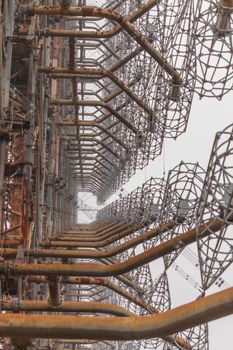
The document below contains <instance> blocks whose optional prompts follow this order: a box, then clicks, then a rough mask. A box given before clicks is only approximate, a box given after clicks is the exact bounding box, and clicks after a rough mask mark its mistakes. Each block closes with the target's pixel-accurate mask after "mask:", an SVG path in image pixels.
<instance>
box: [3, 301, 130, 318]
mask: <svg viewBox="0 0 233 350" xmlns="http://www.w3.org/2000/svg"><path fill="white" fill-rule="evenodd" d="M1 307H2V310H5V311H14V312H20V311H26V312H83V313H103V314H109V315H115V316H134V314H133V313H132V312H130V311H129V310H127V309H124V308H123V307H120V306H118V305H112V304H106V303H100V302H75V301H66V302H64V303H63V304H62V305H51V304H50V303H49V302H46V301H40V300H36V301H32V300H22V301H18V302H17V305H15V304H14V303H12V302H10V301H2V303H1Z"/></svg>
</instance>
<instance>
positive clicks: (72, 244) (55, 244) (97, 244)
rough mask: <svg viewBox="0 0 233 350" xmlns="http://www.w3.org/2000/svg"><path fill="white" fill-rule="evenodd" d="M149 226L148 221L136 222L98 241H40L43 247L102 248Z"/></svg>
mask: <svg viewBox="0 0 233 350" xmlns="http://www.w3.org/2000/svg"><path fill="white" fill-rule="evenodd" d="M146 226H147V222H143V223H136V224H135V225H133V226H132V227H129V228H127V229H126V230H123V231H121V232H119V233H117V234H115V235H111V234H109V235H108V236H107V237H105V238H104V239H103V240H100V241H97V242H86V241H84V242H81V241H78V242H73V241H70V242H69V241H58V240H53V239H51V240H50V241H42V242H40V246H41V247H66V248H68V247H72V248H75V247H76V248H77V247H80V248H81V247H88V248H102V247H104V246H107V245H109V244H112V243H114V242H116V241H117V240H119V239H121V238H124V237H126V236H128V235H129V234H131V233H133V232H136V231H137V230H140V229H141V228H143V227H146Z"/></svg>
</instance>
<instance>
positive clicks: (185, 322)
mask: <svg viewBox="0 0 233 350" xmlns="http://www.w3.org/2000/svg"><path fill="white" fill-rule="evenodd" d="M232 313H233V288H229V289H227V290H224V291H221V292H218V293H215V294H212V295H209V296H207V297H203V298H200V299H198V300H195V301H193V302H190V303H187V304H185V305H182V306H179V307H177V308H174V309H172V310H168V311H165V312H163V313H160V314H155V315H149V316H137V317H132V316H129V317H123V318H122V317H120V318H119V317H112V318H111V320H110V319H109V317H95V316H93V317H85V316H83V317H79V316H64V315H63V316H50V315H17V314H0V336H1V337H24V338H25V337H26V338H27V337H29V338H38V337H39V338H55V339H57V338H59V339H61V338H63V339H76V338H83V339H98V340H137V339H148V338H155V337H164V336H167V335H169V334H174V333H177V332H180V331H183V330H185V329H188V328H191V327H194V326H197V325H200V324H202V323H206V322H209V321H213V320H216V319H218V318H220V317H224V316H227V315H230V314H232Z"/></svg>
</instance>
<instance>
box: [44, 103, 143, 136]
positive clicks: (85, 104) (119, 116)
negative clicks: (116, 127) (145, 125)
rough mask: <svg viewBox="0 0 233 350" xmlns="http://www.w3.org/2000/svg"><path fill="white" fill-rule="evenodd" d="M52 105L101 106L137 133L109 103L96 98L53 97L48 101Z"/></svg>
mask: <svg viewBox="0 0 233 350" xmlns="http://www.w3.org/2000/svg"><path fill="white" fill-rule="evenodd" d="M50 104H51V105H52V106H75V105H76V104H77V105H78V106H84V107H102V108H105V109H106V110H108V111H109V113H110V114H111V115H113V116H114V117H116V118H117V119H118V120H119V121H120V122H121V123H122V124H124V125H125V126H126V127H127V128H128V129H130V130H131V131H132V132H133V133H134V134H137V129H136V128H135V127H134V126H133V125H132V124H131V123H130V122H129V121H128V120H127V119H125V118H124V117H123V116H122V115H121V114H120V113H118V112H117V111H116V110H115V109H114V108H113V107H112V106H110V105H109V104H107V103H105V102H103V101H98V100H80V101H78V102H75V101H73V100H65V99H54V100H51V101H50Z"/></svg>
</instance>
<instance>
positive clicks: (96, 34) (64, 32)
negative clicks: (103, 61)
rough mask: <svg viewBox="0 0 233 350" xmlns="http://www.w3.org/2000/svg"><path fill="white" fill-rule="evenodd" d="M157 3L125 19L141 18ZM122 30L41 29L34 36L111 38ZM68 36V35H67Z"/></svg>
mask: <svg viewBox="0 0 233 350" xmlns="http://www.w3.org/2000/svg"><path fill="white" fill-rule="evenodd" d="M156 3H157V0H149V1H148V2H147V3H145V4H144V5H143V6H141V7H140V8H139V9H138V10H137V11H135V12H134V13H133V14H132V15H130V16H129V17H128V18H127V19H128V21H129V22H134V21H136V20H137V19H138V18H140V17H141V16H143V15H144V14H145V13H146V12H147V11H149V10H150V9H152V8H153V7H154V6H155V5H156ZM121 30H122V27H121V26H120V25H118V26H116V27H115V28H114V29H112V30H107V31H101V32H98V31H96V32H94V31H91V32H90V31H78V30H77V31H73V30H64V29H63V30H61V29H57V30H56V29H49V28H46V29H41V30H37V31H36V35H44V36H58V37H59V36H62V37H63V36H65V37H66V36H74V37H76V38H77V37H80V38H85V37H86V38H103V39H104V38H111V37H112V36H114V35H117V34H119V33H120V31H121ZM26 34H27V32H24V33H22V35H26ZM67 34H68V35H67Z"/></svg>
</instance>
